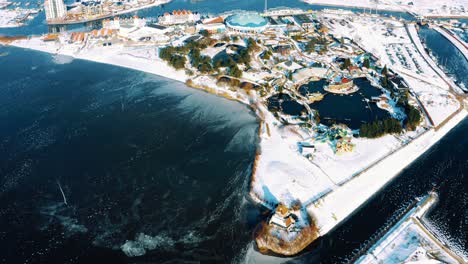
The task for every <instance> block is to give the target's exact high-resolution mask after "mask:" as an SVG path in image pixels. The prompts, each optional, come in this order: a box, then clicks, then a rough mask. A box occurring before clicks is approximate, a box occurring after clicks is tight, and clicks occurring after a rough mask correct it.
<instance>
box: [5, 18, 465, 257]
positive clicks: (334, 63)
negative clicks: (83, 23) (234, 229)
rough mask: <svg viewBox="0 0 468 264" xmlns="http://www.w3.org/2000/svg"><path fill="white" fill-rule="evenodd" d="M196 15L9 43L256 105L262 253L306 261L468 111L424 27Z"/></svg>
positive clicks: (254, 184) (255, 190)
mask: <svg viewBox="0 0 468 264" xmlns="http://www.w3.org/2000/svg"><path fill="white" fill-rule="evenodd" d="M187 14H191V12H190V13H189V11H186V10H183V11H174V12H173V13H172V14H169V13H167V14H165V15H164V16H163V17H161V18H160V23H158V24H147V23H146V22H145V21H143V20H142V19H141V18H138V17H134V18H127V19H125V20H124V19H118V18H116V19H113V20H106V21H104V22H103V28H102V29H96V30H93V31H90V32H72V33H67V32H64V33H57V34H46V35H43V36H32V37H27V38H22V39H8V38H3V42H4V43H5V44H9V45H12V46H16V47H21V48H27V49H34V50H39V51H43V52H47V53H51V54H53V56H56V58H57V59H58V60H60V58H63V57H64V56H65V57H72V58H77V59H85V60H90V61H95V62H99V63H106V64H112V65H117V66H121V67H127V68H131V69H135V70H139V71H144V72H148V73H152V74H157V75H160V76H163V77H166V78H170V79H173V80H177V81H180V82H185V83H187V85H189V86H191V87H195V88H199V89H203V90H206V91H208V92H211V93H214V94H217V95H220V96H223V97H226V98H229V99H233V100H238V101H240V102H243V103H245V104H248V105H249V106H250V107H251V108H252V109H253V110H254V111H255V113H256V114H257V116H258V119H259V122H260V127H259V131H258V136H259V139H260V144H259V148H258V150H257V155H256V158H255V161H254V162H253V168H252V171H253V172H252V179H251V185H250V197H251V198H252V199H253V200H254V201H256V202H258V203H259V204H261V205H263V206H264V207H266V208H268V209H269V210H271V214H270V216H269V217H268V219H265V221H264V222H263V223H262V224H261V225H260V226H259V228H258V229H257V230H256V242H257V245H258V248H259V249H260V250H261V251H265V252H268V251H272V252H275V253H278V254H283V255H295V254H297V253H299V252H300V251H301V250H302V249H304V248H305V247H306V246H307V245H308V244H310V243H312V242H313V241H314V240H315V239H316V238H318V237H320V236H323V235H325V234H327V233H328V232H330V231H331V230H333V229H334V228H335V227H336V226H337V225H339V224H340V223H342V222H343V221H344V220H345V219H346V218H348V217H349V216H350V215H351V214H353V212H355V211H356V210H357V209H358V208H359V207H360V206H362V205H363V204H364V203H365V202H366V201H367V200H368V199H369V198H371V197H372V196H373V195H374V194H375V193H377V192H378V191H379V190H380V189H381V188H383V187H384V186H385V185H386V184H388V183H389V182H390V181H391V180H392V179H394V178H395V177H396V176H397V175H398V174H399V172H400V171H402V170H403V169H404V168H405V167H406V166H408V165H409V164H411V163H412V162H413V161H414V160H416V159H417V158H418V157H420V156H421V155H423V154H424V153H425V152H426V151H427V150H428V149H429V148H430V147H432V146H433V145H434V144H436V143H437V142H438V141H439V140H440V139H441V138H442V137H443V136H444V135H445V134H447V133H448V132H449V131H450V130H451V129H452V128H454V127H455V126H456V125H457V124H458V123H459V122H461V121H462V120H463V119H464V118H465V117H466V116H467V111H466V109H465V105H466V101H465V100H466V99H465V98H466V96H465V94H464V93H463V91H462V89H460V87H458V86H457V85H456V84H455V82H454V81H453V80H452V79H450V78H449V77H447V76H446V75H445V73H444V72H443V71H442V70H440V69H439V67H438V65H437V64H436V63H435V62H434V61H433V60H432V59H431V57H430V56H428V55H427V54H426V53H425V51H424V48H421V47H422V44H421V40H420V39H419V37H417V35H418V34H417V26H416V25H415V23H414V22H409V21H399V20H396V19H393V18H385V17H378V16H374V15H372V16H371V15H363V14H354V13H350V12H335V13H333V14H331V13H328V12H313V11H303V10H293V11H291V10H288V9H285V10H275V12H274V13H266V14H258V13H255V12H241V13H234V14H230V15H228V16H220V17H210V18H206V19H204V20H201V21H185V20H184V19H186V17H187ZM279 241H281V243H279Z"/></svg>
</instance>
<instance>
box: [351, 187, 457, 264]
mask: <svg viewBox="0 0 468 264" xmlns="http://www.w3.org/2000/svg"><path fill="white" fill-rule="evenodd" d="M435 200H436V197H435V196H434V194H431V195H428V196H426V197H425V198H424V199H423V200H421V201H420V202H419V203H418V204H417V205H416V207H414V208H412V209H411V210H410V211H409V212H408V213H406V214H405V215H404V216H403V217H402V219H401V220H400V221H398V222H397V224H395V226H393V227H392V228H391V229H390V230H389V231H388V232H387V233H386V234H385V235H384V236H383V237H382V238H381V239H379V240H378V241H377V243H375V244H374V245H373V246H372V247H371V248H370V249H369V250H368V251H367V252H366V254H365V255H363V256H361V257H360V258H359V259H358V261H357V262H356V263H358V264H371V263H382V264H387V263H388V264H393V263H428V264H430V263H441V262H442V263H454V264H455V263H459V261H463V260H462V259H458V260H457V258H462V257H463V256H456V255H455V254H454V252H451V250H450V249H448V248H447V247H446V246H445V245H443V244H442V243H441V241H438V239H437V238H436V237H435V236H434V235H433V234H432V233H431V232H430V231H429V230H428V229H427V228H426V227H425V226H424V225H423V223H422V222H421V219H422V218H423V217H424V214H425V213H426V212H427V210H429V209H430V207H431V206H432V205H433V203H434V202H435ZM459 255H461V254H459ZM465 262H466V261H465Z"/></svg>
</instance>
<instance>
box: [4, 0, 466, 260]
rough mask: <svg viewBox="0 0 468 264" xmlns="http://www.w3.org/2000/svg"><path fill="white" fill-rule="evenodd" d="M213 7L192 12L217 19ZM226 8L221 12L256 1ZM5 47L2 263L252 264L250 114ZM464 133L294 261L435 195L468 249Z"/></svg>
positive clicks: (123, 75)
mask: <svg viewBox="0 0 468 264" xmlns="http://www.w3.org/2000/svg"><path fill="white" fill-rule="evenodd" d="M208 2H209V1H202V2H198V3H196V4H195V3H190V4H193V5H207V7H206V8H209V7H208V6H211V8H212V9H210V10H208V11H209V12H214V11H213V10H216V8H215V7H214V6H215V5H216V6H217V5H218V4H213V3H212V2H210V4H208ZM225 2H226V5H223V7H219V8H222V9H223V8H226V10H228V9H231V8H233V7H237V6H238V3H241V6H240V7H238V8H244V9H246V8H245V7H243V6H242V5H244V4H246V3H251V2H250V1H245V2H238V1H233V2H232V3H231V2H230V1H225ZM260 2H262V3H260ZM279 2H281V1H279ZM223 3H224V2H223ZM255 3H256V4H257V7H256V8H257V9H258V8H260V9H261V7H258V5H260V4H263V1H255ZM174 4H179V5H182V1H175V2H174ZM187 4H188V5H189V3H188V2H187ZM280 4H281V5H285V4H283V3H280ZM219 6H221V5H219ZM203 8H205V7H203ZM223 10H224V9H223ZM38 19H39V18H38ZM34 23H37V21H36V22H34V21H33V28H34ZM38 24H40V23H38ZM38 24H36V25H38ZM22 30H26V29H22ZM34 30H38V29H37V28H36V29H34ZM1 32H4V31H1ZM4 51H7V52H9V55H8V56H6V57H1V58H0V73H1V74H0V83H1V85H0V248H1V251H0V263H181V262H183V261H186V262H188V261H196V262H195V263H197V261H198V262H201V263H229V262H234V263H243V262H245V255H246V254H248V253H249V252H251V250H250V249H251V247H252V240H251V237H252V229H253V227H254V225H255V224H256V223H258V221H259V219H260V218H261V217H262V216H261V215H262V212H261V211H260V210H261V209H259V208H257V207H256V206H255V205H253V204H252V203H250V202H249V201H248V198H247V188H248V183H249V175H250V167H251V164H252V160H253V157H254V153H255V146H256V142H257V139H256V129H257V123H256V120H255V117H254V116H253V114H252V113H251V111H250V110H249V109H248V108H247V107H245V106H243V105H241V104H239V103H236V102H230V101H227V100H225V99H223V98H219V97H216V96H213V95H210V94H206V93H204V92H201V91H197V90H193V89H189V88H186V87H185V85H183V84H180V83H176V82H174V81H170V80H166V79H164V78H160V77H156V76H152V75H149V74H144V73H140V72H136V71H132V70H128V69H122V68H118V67H114V66H109V65H102V64H96V63H91V62H85V61H79V60H73V61H71V60H66V59H63V58H58V59H57V58H53V57H51V56H50V55H48V54H42V53H39V52H34V51H25V50H21V49H17V48H4V47H0V53H1V52H4ZM467 129H468V121H467V120H465V121H464V122H463V123H462V124H461V125H459V126H458V127H457V128H456V129H455V130H453V131H452V132H451V133H450V134H448V135H447V136H446V137H445V138H444V139H443V140H442V141H441V142H440V143H439V144H437V145H436V146H435V147H434V148H432V149H431V150H430V151H429V153H427V154H426V155H424V156H422V157H421V158H420V159H419V160H418V161H416V162H415V163H414V164H413V165H412V166H410V167H409V168H408V169H407V170H405V171H404V172H403V173H402V174H401V175H400V176H399V177H398V178H397V179H396V180H395V181H394V182H392V183H391V184H390V185H389V186H388V187H387V188H386V189H385V190H384V191H383V192H381V193H379V194H378V195H376V196H375V197H374V198H373V199H372V200H371V201H370V202H369V203H368V204H367V205H365V206H364V207H363V208H362V209H361V210H360V211H358V212H357V213H356V214H355V215H354V216H352V217H351V218H350V219H349V220H348V221H347V222H346V223H344V224H343V225H341V226H340V227H338V228H337V229H336V230H335V231H334V232H332V233H331V234H330V235H329V236H327V237H326V238H324V239H322V240H320V241H318V242H317V243H315V244H314V245H312V246H310V247H309V249H308V250H307V251H306V252H305V253H304V254H303V255H301V256H299V257H297V258H295V259H292V260H291V259H288V260H284V261H288V262H291V263H311V262H322V263H339V262H341V261H343V260H344V259H345V258H346V257H347V256H348V255H349V254H350V253H351V252H352V251H353V250H354V249H355V248H358V247H359V245H360V244H361V243H363V242H364V241H365V240H367V239H368V238H369V237H370V236H371V235H372V234H373V233H374V232H375V231H376V230H377V229H378V228H380V227H381V226H382V225H383V224H384V223H385V221H386V220H387V219H389V218H390V217H391V216H392V215H393V214H395V211H396V210H398V209H400V208H402V207H403V206H404V205H405V204H407V203H408V202H410V201H412V199H414V198H415V197H417V196H422V195H424V194H425V193H427V192H428V191H429V190H431V189H432V188H433V186H436V187H437V188H439V190H440V191H439V193H440V203H439V204H438V205H437V206H436V208H435V210H434V211H433V213H432V214H431V215H430V217H429V218H430V223H431V225H433V226H434V227H435V228H437V229H438V230H439V233H440V234H443V235H444V236H445V237H446V239H447V240H448V241H450V242H451V243H452V244H453V245H455V246H456V247H458V248H459V249H460V250H464V251H465V252H466V251H467V249H468V245H467V244H468V238H467V234H466V232H464V231H463V230H467V219H468V210H467V208H468V206H467V202H468V198H467V195H466V193H467V186H468V180H467V172H468V158H467V157H468V139H467V138H466V130H467ZM58 182H59V183H60V185H61V187H62V189H63V191H64V193H65V196H66V199H67V203H68V205H64V203H63V197H62V194H61V192H60V189H59V185H58ZM357 195H358V194H357ZM124 245H125V246H124ZM123 246H124V247H123ZM122 248H123V249H124V250H125V252H126V253H127V254H129V255H141V256H137V257H129V256H127V255H126V254H125V253H124V251H123V250H122ZM142 254H144V255H142ZM247 259H248V262H249V263H260V262H261V261H260V260H259V259H258V258H256V257H255V256H254V257H253V258H252V257H251V256H250V257H248V258H247ZM261 259H263V260H264V259H265V258H261ZM271 260H272V259H268V258H267V260H266V261H264V262H269V261H271ZM275 260H276V261H278V260H280V261H281V259H275Z"/></svg>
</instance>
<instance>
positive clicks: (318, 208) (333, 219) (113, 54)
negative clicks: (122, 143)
mask: <svg viewBox="0 0 468 264" xmlns="http://www.w3.org/2000/svg"><path fill="white" fill-rule="evenodd" d="M9 45H11V46H15V47H19V48H25V49H32V50H36V51H41V52H45V53H50V54H52V55H59V56H62V55H63V56H70V57H73V58H76V59H83V60H87V61H93V62H98V63H105V64H110V65H115V66H119V67H125V68H129V69H133V70H138V71H142V72H146V73H151V74H156V75H159V76H162V77H165V78H169V79H172V80H175V81H179V82H184V83H185V82H186V81H187V80H189V79H190V78H189V76H187V75H186V74H185V71H184V70H179V71H177V70H174V69H173V68H172V67H170V66H169V65H167V64H166V63H165V62H163V61H161V60H148V59H144V58H139V57H136V56H132V55H131V54H123V53H120V52H118V50H116V51H113V50H112V49H109V50H108V51H106V52H102V50H101V51H100V50H97V51H93V50H90V51H88V52H86V53H85V54H82V53H76V52H75V51H73V50H67V49H62V48H61V46H58V45H55V44H50V43H44V42H43V41H42V40H41V39H40V38H31V39H26V40H17V41H14V42H12V43H10V44H9ZM104 54H105V55H104ZM238 95H240V94H238ZM232 99H233V100H236V98H232ZM242 99H243V100H238V101H240V102H242V103H244V104H247V105H248V106H249V107H252V105H250V104H249V100H248V99H253V101H255V98H247V99H246V98H242ZM253 110H254V111H255V110H257V111H255V112H256V114H257V116H258V117H259V118H260V119H261V120H262V124H261V126H260V128H259V133H258V137H259V142H260V143H259V145H260V147H259V149H258V150H259V151H260V152H261V154H259V155H257V156H256V159H255V162H254V168H253V170H252V175H251V184H250V193H249V195H250V196H251V197H252V198H253V200H254V201H256V202H259V203H260V204H264V205H265V203H264V202H263V201H262V199H261V198H260V197H257V196H256V195H255V189H258V188H262V187H265V186H264V185H263V182H262V180H260V181H256V180H257V179H258V178H260V179H261V178H262V177H265V176H270V177H274V176H277V175H272V174H270V172H269V171H268V170H265V169H270V168H268V166H269V165H268V164H266V165H265V164H264V165H263V166H260V169H257V165H258V163H261V162H265V160H267V161H275V159H276V158H277V157H276V156H275V155H276V154H277V152H278V151H281V153H282V154H286V155H287V154H288V153H289V152H290V151H291V149H289V148H288V146H287V144H285V143H284V142H283V140H285V139H284V138H282V136H283V135H281V133H280V131H278V129H277V127H275V126H274V125H273V124H274V123H275V122H276V119H275V118H274V117H273V115H272V114H271V113H270V112H268V110H267V109H266V108H265V107H263V106H261V105H258V107H257V109H253ZM466 116H467V112H466V110H464V109H462V110H461V111H460V112H459V113H457V114H456V115H455V116H454V117H453V118H451V119H450V120H449V121H448V122H447V123H446V124H445V125H443V126H442V127H441V128H440V129H438V130H437V131H436V130H434V129H430V130H428V131H427V132H425V133H424V134H422V135H421V136H420V137H418V138H416V139H414V140H412V141H411V142H410V143H408V144H407V145H406V146H404V147H402V148H400V149H398V150H397V151H395V152H394V153H392V154H390V155H388V156H386V157H385V158H384V159H383V160H381V161H379V162H378V163H376V165H375V166H373V167H371V168H369V169H368V170H366V171H364V172H362V173H361V174H360V175H358V176H356V177H355V178H353V179H351V180H349V181H347V182H346V183H344V184H342V185H340V186H339V187H336V188H334V189H332V190H328V191H327V192H326V193H321V194H317V196H314V197H311V198H310V199H311V201H310V203H306V204H305V205H306V208H307V212H308V213H309V215H311V216H312V217H313V218H314V222H315V224H316V225H317V227H318V229H319V235H320V236H323V235H325V234H327V233H328V232H330V231H331V230H333V229H334V228H336V227H337V226H338V225H339V224H341V223H342V222H344V220H346V219H347V218H348V217H350V216H351V215H352V214H353V213H355V212H356V211H357V210H358V209H359V208H360V207H361V206H363V205H364V204H365V203H366V202H367V201H368V200H369V199H370V198H371V197H372V196H374V195H375V194H376V193H378V192H379V191H380V190H382V188H383V187H384V186H385V185H387V184H388V183H389V182H391V181H392V180H393V179H394V178H396V177H397V176H398V175H399V173H400V172H401V171H402V170H403V169H405V168H406V167H407V166H409V165H410V164H412V163H413V162H414V161H415V160H416V159H418V158H419V157H421V155H423V154H424V153H425V152H426V151H427V150H428V149H430V148H431V147H432V146H433V145H435V144H436V143H437V142H439V140H440V139H441V138H443V136H445V135H446V134H447V133H448V132H449V131H450V130H451V129H453V128H454V127H455V126H456V125H457V124H458V123H460V122H461V121H462V120H463V119H464V118H465V117H466ZM294 139H295V138H291V139H287V140H294ZM273 143H274V144H275V147H273V148H272V147H271V145H272V144H273ZM282 162H284V163H285V164H287V165H288V166H289V167H286V168H294V170H292V171H291V170H289V171H288V170H287V171H284V173H289V174H296V176H297V177H312V176H315V175H311V174H310V172H311V171H318V170H320V168H319V167H317V166H315V165H314V164H312V163H310V162H308V161H307V160H306V159H304V158H303V157H302V156H297V155H289V156H288V157H287V158H286V159H284V160H282ZM389 168H391V169H389ZM277 169H281V167H278V168H277ZM259 174H260V175H263V176H261V177H258V175H259ZM316 174H320V173H316ZM323 174H324V175H320V177H329V176H328V175H326V174H325V173H323ZM279 180H281V179H279ZM274 184H276V183H274ZM281 184H288V183H284V182H282V183H281ZM291 187H292V188H294V187H295V185H294V186H291ZM300 187H301V188H303V189H307V188H306V187H307V186H300ZM298 193H299V194H300V190H299V191H298ZM356 193H359V196H356V195H355V194H356ZM266 206H267V207H272V206H274V205H268V204H267V205H266Z"/></svg>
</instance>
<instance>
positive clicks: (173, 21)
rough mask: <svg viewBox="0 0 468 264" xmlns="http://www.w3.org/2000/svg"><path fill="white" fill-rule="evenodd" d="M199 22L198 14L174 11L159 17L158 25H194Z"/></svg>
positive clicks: (188, 11)
mask: <svg viewBox="0 0 468 264" xmlns="http://www.w3.org/2000/svg"><path fill="white" fill-rule="evenodd" d="M199 20H200V14H199V13H197V12H194V13H192V11H190V10H174V11H172V14H169V13H164V15H163V16H160V17H159V24H161V25H177V24H185V23H195V22H197V21H199Z"/></svg>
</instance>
